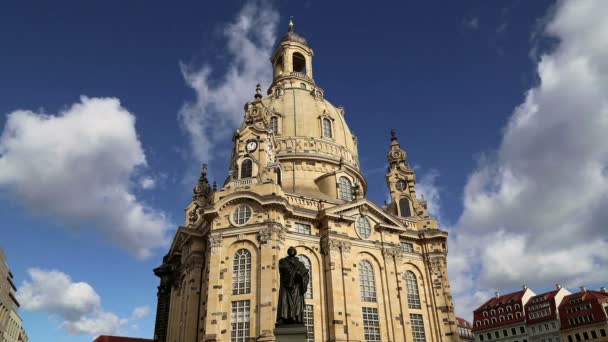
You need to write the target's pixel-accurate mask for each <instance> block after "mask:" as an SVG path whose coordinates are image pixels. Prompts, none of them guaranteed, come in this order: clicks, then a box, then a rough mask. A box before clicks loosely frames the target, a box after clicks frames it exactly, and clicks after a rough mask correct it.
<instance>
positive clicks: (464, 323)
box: [456, 317, 471, 328]
mask: <svg viewBox="0 0 608 342" xmlns="http://www.w3.org/2000/svg"><path fill="white" fill-rule="evenodd" d="M456 321H457V322H458V326H459V327H466V328H471V323H469V321H467V320H466V319H464V318H460V317H456Z"/></svg>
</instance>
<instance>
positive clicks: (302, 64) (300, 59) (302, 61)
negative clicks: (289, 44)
mask: <svg viewBox="0 0 608 342" xmlns="http://www.w3.org/2000/svg"><path fill="white" fill-rule="evenodd" d="M292 63H293V71H295V72H300V73H303V74H304V75H306V58H304V56H303V55H302V54H301V53H299V52H294V53H293V55H292Z"/></svg>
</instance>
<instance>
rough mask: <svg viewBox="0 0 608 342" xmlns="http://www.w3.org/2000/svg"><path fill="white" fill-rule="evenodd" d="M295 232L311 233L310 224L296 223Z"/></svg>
mask: <svg viewBox="0 0 608 342" xmlns="http://www.w3.org/2000/svg"><path fill="white" fill-rule="evenodd" d="M296 233H300V234H306V235H311V234H312V231H311V226H310V225H309V224H306V223H296Z"/></svg>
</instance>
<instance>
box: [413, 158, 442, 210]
mask: <svg viewBox="0 0 608 342" xmlns="http://www.w3.org/2000/svg"><path fill="white" fill-rule="evenodd" d="M438 178H439V171H437V170H435V169H431V170H429V171H428V172H426V173H424V174H422V177H420V179H419V180H418V182H417V183H416V193H417V194H418V195H420V197H421V198H422V197H424V199H425V200H426V203H427V207H428V208H429V214H431V215H432V216H434V217H436V218H437V219H438V220H439V221H442V220H441V217H440V213H441V196H440V191H439V190H440V189H439V186H438V184H437V179H438Z"/></svg>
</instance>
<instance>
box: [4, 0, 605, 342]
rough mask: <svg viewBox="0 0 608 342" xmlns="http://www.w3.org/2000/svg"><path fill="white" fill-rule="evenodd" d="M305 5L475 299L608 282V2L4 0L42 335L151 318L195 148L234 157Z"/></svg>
mask: <svg viewBox="0 0 608 342" xmlns="http://www.w3.org/2000/svg"><path fill="white" fill-rule="evenodd" d="M290 15H293V16H294V21H295V30H296V32H298V33H300V34H301V35H303V36H305V37H306V38H307V39H308V41H309V43H310V45H311V46H312V47H313V49H314V51H315V57H314V61H313V68H314V75H315V81H316V82H317V84H318V85H320V86H321V87H322V88H323V89H324V90H325V96H326V97H327V98H328V99H329V100H330V101H332V102H333V103H334V104H336V105H343V106H344V107H345V109H346V118H347V121H348V123H349V125H350V128H351V130H352V131H353V132H354V133H355V134H356V135H357V136H358V139H359V156H360V161H361V166H362V168H363V173H364V174H365V176H366V177H367V181H368V183H369V192H368V197H369V198H371V199H372V200H374V201H376V202H378V203H382V202H383V200H384V198H385V196H386V194H387V191H386V184H385V180H384V170H385V164H386V159H385V158H386V152H387V150H388V143H389V130H390V129H391V128H395V129H396V130H397V132H398V136H399V140H400V142H401V145H402V146H403V147H404V148H405V149H406V150H407V152H408V158H409V162H410V163H411V164H412V165H414V166H415V167H416V170H417V175H418V182H419V187H418V189H419V191H420V192H422V193H424V194H426V197H427V199H428V200H429V202H430V204H431V206H432V208H431V210H432V211H433V212H434V214H435V215H437V216H439V217H440V219H441V222H442V226H443V227H444V228H445V229H448V230H449V232H450V244H449V247H450V255H449V259H448V262H449V267H450V277H451V281H452V290H453V292H454V294H455V298H456V309H457V312H458V313H459V314H460V315H462V316H464V317H469V316H470V310H472V309H473V308H474V307H475V306H476V305H478V304H479V303H480V302H482V301H483V300H484V299H486V298H487V296H489V295H491V294H493V292H494V291H495V290H500V291H510V290H516V289H517V288H518V287H519V286H520V285H521V284H523V283H526V284H528V285H529V286H530V287H532V288H533V289H534V290H535V291H537V293H539V291H543V290H546V289H548V288H549V287H552V286H553V284H554V283H555V282H561V283H562V284H564V285H565V286H569V287H570V288H571V289H572V290H574V289H575V288H576V287H577V286H579V285H582V284H586V285H588V286H591V287H594V286H596V287H597V286H600V285H605V282H606V279H607V278H608V274H607V272H608V271H606V270H607V269H608V267H606V266H608V265H607V264H608V254H607V253H608V252H606V251H607V250H608V249H607V248H606V246H607V245H608V241H607V240H606V237H605V227H606V224H607V222H608V217H607V216H606V213H605V212H604V211H603V210H602V209H601V208H602V206H603V207H605V206H606V205H608V167H607V165H608V147H607V146H608V141H607V138H606V136H605V134H603V132H604V131H605V129H608V118H607V117H608V109H607V108H608V105H607V103H608V99H607V97H606V94H608V66H607V65H606V63H605V62H604V61H605V60H608V49H607V48H606V44H601V42H605V41H606V39H607V38H608V36H607V33H606V32H608V27H607V24H606V23H605V22H604V20H603V18H605V17H606V16H608V7H607V4H606V3H605V2H602V1H588V2H584V3H583V2H575V1H558V2H555V1H541V0H539V1H533V2H531V1H511V2H488V1H481V0H480V1H466V2H464V1H461V2H456V1H450V2H445V1H425V2H419V1H418V2H413V1H395V2H374V3H371V2H363V1H362V2H348V5H345V3H338V2H317V1H302V2H289V3H287V2H243V1H233V2H221V4H220V2H205V3H203V2H195V1H191V2H183V3H180V4H178V5H176V4H171V5H168V4H167V3H161V2H145V3H144V2H135V1H131V2H124V1H104V2H79V1H64V2H60V3H49V2H39V3H37V4H31V3H28V4H25V3H17V2H11V3H4V4H2V5H0V113H1V114H2V115H0V132H1V133H0V134H1V135H0V218H1V219H0V222H1V225H0V227H1V228H0V229H1V230H0V231H1V235H0V236H1V238H0V245H1V246H2V247H3V248H4V250H5V252H6V254H7V256H8V261H9V264H10V266H11V268H12V270H13V273H14V274H15V278H16V282H17V284H18V285H19V287H20V292H21V295H20V296H21V297H20V298H21V300H22V302H23V304H24V305H23V306H22V309H21V311H20V314H21V316H22V318H23V319H24V322H25V323H24V324H25V327H26V329H27V331H28V333H29V336H30V340H32V341H36V340H46V341H91V340H92V336H94V335H95V334H98V333H103V332H110V331H114V332H115V333H119V334H124V335H131V336H141V337H152V334H153V325H154V322H153V321H154V311H155V305H156V302H155V301H156V286H157V285H158V281H157V278H156V277H155V276H154V275H153V274H152V269H153V268H154V267H156V266H157V265H158V264H159V263H160V260H161V258H162V256H163V255H164V253H165V252H166V250H167V244H168V242H169V241H170V239H171V237H172V234H173V232H174V230H175V228H176V227H177V225H179V224H181V223H182V222H183V220H184V217H183V209H184V208H185V206H186V205H187V204H188V202H189V200H190V199H191V189H192V185H193V184H194V182H195V181H196V179H197V173H198V172H199V169H200V164H201V163H202V161H203V160H204V161H207V162H209V163H210V173H211V178H212V179H217V180H218V182H221V181H223V179H224V178H225V177H226V175H227V165H228V159H227V158H226V155H227V151H228V149H229V146H230V139H231V134H230V132H231V130H233V129H234V128H235V127H236V125H237V124H238V121H239V120H240V118H241V116H242V112H241V111H240V110H241V109H240V108H242V106H243V104H244V103H245V102H246V101H249V100H250V99H251V98H252V96H253V94H254V92H255V84H256V83H257V82H262V86H263V87H264V88H265V87H267V86H268V79H269V77H270V73H271V69H270V65H269V61H268V57H269V55H270V52H271V50H272V47H273V46H274V44H275V42H276V39H277V38H279V37H280V36H281V35H282V34H283V32H284V31H285V30H286V29H287V22H288V18H289V16H290ZM237 52H238V53H237ZM235 108H236V109H235ZM210 122H213V126H210V125H209V123H210ZM49 284H51V285H49ZM70 296H77V297H76V298H78V300H74V297H70ZM68 299H69V300H68ZM100 327H101V328H100ZM100 329H102V330H100ZM104 329H105V330H104Z"/></svg>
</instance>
